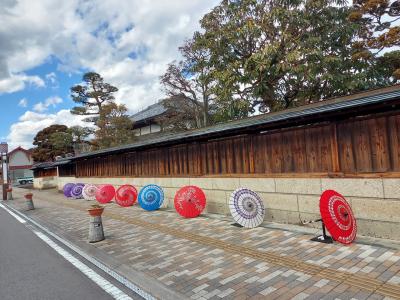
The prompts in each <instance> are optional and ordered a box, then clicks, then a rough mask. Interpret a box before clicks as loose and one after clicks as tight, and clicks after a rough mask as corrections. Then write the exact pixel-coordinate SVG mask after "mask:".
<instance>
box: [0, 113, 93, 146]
mask: <svg viewBox="0 0 400 300" xmlns="http://www.w3.org/2000/svg"><path fill="white" fill-rule="evenodd" d="M83 118H84V117H83V116H77V115H72V114H71V113H70V111H69V110H66V109H63V110H60V111H59V112H57V113H55V114H40V113H36V112H33V111H27V112H25V113H24V114H23V115H22V116H21V117H20V118H19V120H18V122H17V123H14V124H12V125H11V127H10V133H9V134H8V136H7V141H8V143H9V145H10V148H11V149H13V148H15V147H18V146H22V147H25V148H31V147H33V145H32V141H33V138H34V137H35V135H36V134H37V132H38V131H40V130H42V129H44V128H46V127H48V126H50V125H53V124H61V125H66V126H68V127H70V126H75V125H79V126H88V123H86V122H84V121H82V119H83Z"/></svg>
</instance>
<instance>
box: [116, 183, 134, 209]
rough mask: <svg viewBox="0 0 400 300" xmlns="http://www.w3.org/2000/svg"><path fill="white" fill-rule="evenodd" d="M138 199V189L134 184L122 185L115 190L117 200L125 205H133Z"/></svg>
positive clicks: (121, 204)
mask: <svg viewBox="0 0 400 300" xmlns="http://www.w3.org/2000/svg"><path fill="white" fill-rule="evenodd" d="M136 199H137V190H136V188H135V187H134V186H133V185H129V184H125V185H121V186H120V187H119V188H118V189H117V191H116V192H115V201H116V202H117V203H118V204H119V205H120V206H123V207H128V206H132V205H133V204H134V203H135V202H136Z"/></svg>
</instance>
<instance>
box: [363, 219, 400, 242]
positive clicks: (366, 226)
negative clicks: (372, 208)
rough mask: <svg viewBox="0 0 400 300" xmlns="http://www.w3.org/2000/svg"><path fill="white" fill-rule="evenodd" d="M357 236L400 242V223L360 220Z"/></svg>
mask: <svg viewBox="0 0 400 300" xmlns="http://www.w3.org/2000/svg"><path fill="white" fill-rule="evenodd" d="M357 235H365V236H372V237H377V238H384V239H391V240H400V231H399V223H392V222H383V221H373V220H365V219H358V220H357Z"/></svg>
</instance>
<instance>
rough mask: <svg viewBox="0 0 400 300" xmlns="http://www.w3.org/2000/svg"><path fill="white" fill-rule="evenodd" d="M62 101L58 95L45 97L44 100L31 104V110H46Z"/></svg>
mask: <svg viewBox="0 0 400 300" xmlns="http://www.w3.org/2000/svg"><path fill="white" fill-rule="evenodd" d="M62 102H63V100H62V99H61V98H60V97H58V96H54V97H50V98H47V99H46V100H45V101H44V102H39V103H36V104H35V105H34V106H33V110H34V111H36V112H39V113H42V112H45V111H46V110H48V108H49V107H50V106H52V107H56V106H57V104H60V103H62Z"/></svg>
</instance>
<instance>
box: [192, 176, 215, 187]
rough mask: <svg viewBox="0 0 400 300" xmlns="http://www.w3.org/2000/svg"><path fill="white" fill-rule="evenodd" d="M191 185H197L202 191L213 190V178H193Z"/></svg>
mask: <svg viewBox="0 0 400 300" xmlns="http://www.w3.org/2000/svg"><path fill="white" fill-rule="evenodd" d="M189 182H190V185H196V186H198V187H199V188H201V189H205V190H212V189H213V178H209V177H192V178H189Z"/></svg>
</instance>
